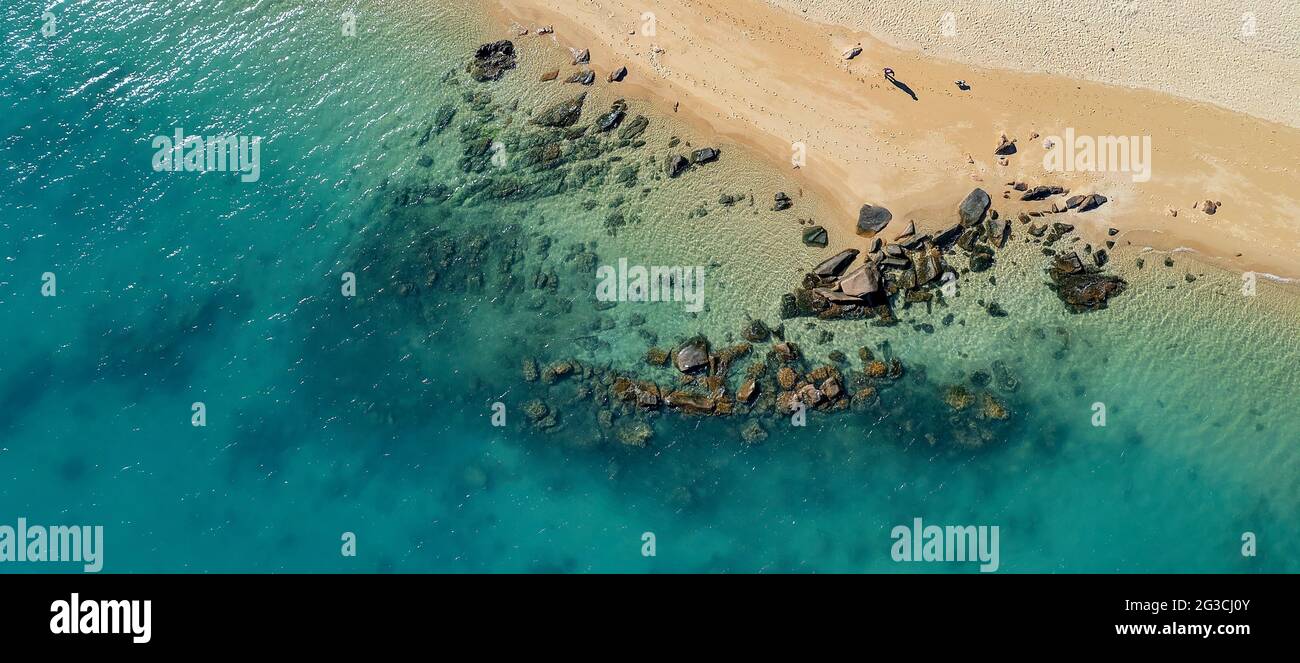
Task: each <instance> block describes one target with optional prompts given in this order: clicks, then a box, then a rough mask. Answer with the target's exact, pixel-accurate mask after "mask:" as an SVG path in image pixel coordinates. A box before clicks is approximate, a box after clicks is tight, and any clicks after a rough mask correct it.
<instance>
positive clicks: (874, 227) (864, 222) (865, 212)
mask: <svg viewBox="0 0 1300 663" xmlns="http://www.w3.org/2000/svg"><path fill="white" fill-rule="evenodd" d="M893 219H894V215H893V214H892V213H890V211H889V210H887V209H885V208H883V207H878V206H876V205H871V204H866V205H863V206H862V209H860V210H858V234H859V235H865V234H868V233H878V232H880V231H882V230H884V229H885V226H887V225H889V222H890V221H892V220H893Z"/></svg>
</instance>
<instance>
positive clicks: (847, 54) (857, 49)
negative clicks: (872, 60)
mask: <svg viewBox="0 0 1300 663" xmlns="http://www.w3.org/2000/svg"><path fill="white" fill-rule="evenodd" d="M859 55H862V46H860V45H858V46H853V47H852V48H849V49H846V50H845V51H844V59H845V60H852V59H853V58H856V57H858V56H859Z"/></svg>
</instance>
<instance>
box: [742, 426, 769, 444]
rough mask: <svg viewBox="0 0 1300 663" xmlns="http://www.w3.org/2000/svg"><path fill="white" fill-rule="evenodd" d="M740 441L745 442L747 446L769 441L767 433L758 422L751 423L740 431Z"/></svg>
mask: <svg viewBox="0 0 1300 663" xmlns="http://www.w3.org/2000/svg"><path fill="white" fill-rule="evenodd" d="M740 439H742V440H744V441H745V444H758V443H759V442H762V441H763V440H766V439H767V431H765V430H763V427H762V426H760V425H759V423H758V422H757V421H751V422H749V423H748V424H746V425H745V427H744V428H742V429H740Z"/></svg>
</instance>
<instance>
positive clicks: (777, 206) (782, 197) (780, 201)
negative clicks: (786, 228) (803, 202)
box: [772, 191, 794, 212]
mask: <svg viewBox="0 0 1300 663" xmlns="http://www.w3.org/2000/svg"><path fill="white" fill-rule="evenodd" d="M773 200H774V202H773V203H772V210H773V211H775V212H783V211H785V210H788V209H790V208H791V207H794V201H793V200H790V196H787V195H786V193H785V192H784V191H777V192H776V195H775V196H773Z"/></svg>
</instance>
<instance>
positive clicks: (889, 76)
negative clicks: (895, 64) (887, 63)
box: [885, 67, 894, 81]
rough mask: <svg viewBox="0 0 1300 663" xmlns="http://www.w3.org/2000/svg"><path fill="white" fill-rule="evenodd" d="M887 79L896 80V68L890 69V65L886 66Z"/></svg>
mask: <svg viewBox="0 0 1300 663" xmlns="http://www.w3.org/2000/svg"><path fill="white" fill-rule="evenodd" d="M885 80H888V81H892V80H894V70H893V69H890V68H889V67H885Z"/></svg>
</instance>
